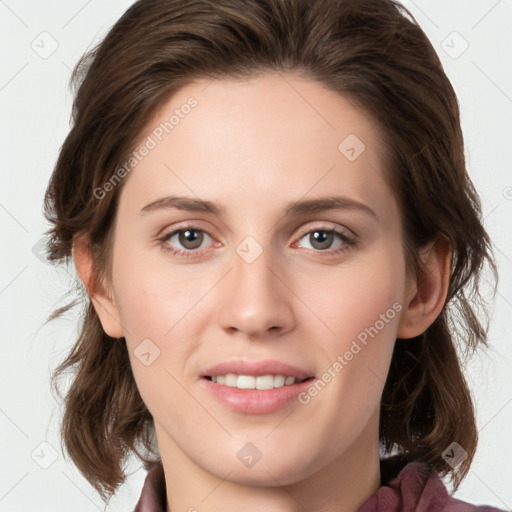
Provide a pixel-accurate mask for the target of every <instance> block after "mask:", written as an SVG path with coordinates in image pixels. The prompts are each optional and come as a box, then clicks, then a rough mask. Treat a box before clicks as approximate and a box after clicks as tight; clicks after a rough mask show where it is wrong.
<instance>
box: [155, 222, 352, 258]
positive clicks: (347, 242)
mask: <svg viewBox="0 0 512 512" xmlns="http://www.w3.org/2000/svg"><path fill="white" fill-rule="evenodd" d="M184 231H198V232H202V233H206V234H207V235H208V236H209V237H210V238H212V239H213V237H212V236H211V235H210V234H209V233H208V232H207V231H205V230H204V229H201V228H199V227H198V226H193V225H190V226H181V227H180V228H178V229H174V230H173V231H169V232H168V233H166V234H164V235H163V236H162V237H161V238H158V242H160V246H161V247H162V249H163V250H164V251H166V252H170V253H171V254H173V255H174V256H183V257H186V258H189V257H190V256H191V255H192V254H193V256H192V257H199V256H202V252H203V251H202V250H200V249H185V250H179V249H172V248H171V247H169V245H168V244H167V241H168V240H169V239H170V238H172V237H173V236H174V235H175V234H177V233H181V232H184ZM317 231H319V232H322V233H327V234H334V235H338V236H339V237H340V239H341V241H342V242H343V245H341V246H340V247H338V248H336V250H334V251H329V250H325V251H321V250H315V249H309V250H310V251H313V252H318V253H325V254H328V255H330V256H336V255H339V254H341V253H343V252H345V251H347V250H349V249H351V248H353V247H354V246H355V245H356V240H355V239H354V238H351V237H349V236H347V235H346V234H345V233H344V232H343V231H339V230H337V229H334V228H328V227H324V226H321V227H317V228H313V229H309V230H307V231H304V232H303V233H301V234H300V237H299V238H298V241H300V240H302V238H304V236H306V235H309V234H311V233H315V232H317Z"/></svg>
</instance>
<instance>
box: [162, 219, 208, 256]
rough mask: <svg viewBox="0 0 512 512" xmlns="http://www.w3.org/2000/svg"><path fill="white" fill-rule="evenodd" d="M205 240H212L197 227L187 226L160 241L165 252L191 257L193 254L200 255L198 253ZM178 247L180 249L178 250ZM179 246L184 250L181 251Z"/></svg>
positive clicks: (168, 234) (166, 235) (170, 233)
mask: <svg viewBox="0 0 512 512" xmlns="http://www.w3.org/2000/svg"><path fill="white" fill-rule="evenodd" d="M205 238H212V237H211V236H210V235H209V234H208V233H206V231H204V230H203V229H200V228H198V227H196V226H186V227H182V228H180V229H175V230H173V231H171V232H169V233H167V234H165V235H164V236H163V237H162V238H160V239H159V242H160V243H161V246H162V248H163V249H164V250H166V251H169V252H171V253H172V254H175V255H177V256H183V255H187V256H188V255H190V254H191V253H198V254H200V253H201V252H202V251H198V250H197V249H199V248H200V247H201V244H202V243H203V242H204V240H205ZM176 246H178V248H176ZM179 246H181V247H183V249H179Z"/></svg>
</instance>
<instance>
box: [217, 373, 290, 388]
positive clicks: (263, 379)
mask: <svg viewBox="0 0 512 512" xmlns="http://www.w3.org/2000/svg"><path fill="white" fill-rule="evenodd" d="M211 379H212V381H213V382H216V383H217V384H224V385H225V386H230V387H232V388H239V389H260V390H265V389H273V388H280V387H283V386H289V385H291V384H295V383H296V382H299V379H296V378H295V377H287V376H285V375H261V376H259V377H254V376H253V375H236V374H234V373H228V374H227V375H214V376H212V377H211Z"/></svg>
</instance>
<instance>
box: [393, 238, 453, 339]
mask: <svg viewBox="0 0 512 512" xmlns="http://www.w3.org/2000/svg"><path fill="white" fill-rule="evenodd" d="M452 256H453V252H452V249H451V246H450V244H449V243H448V242H447V241H446V240H445V239H444V238H441V237H439V238H437V240H436V241H435V242H433V243H431V244H429V245H428V246H426V247H424V248H423V249H422V251H421V255H420V258H421V261H422V271H421V273H420V275H419V276H417V277H416V276H415V275H412V274H411V275H409V276H408V279H407V283H408V285H407V290H408V293H407V295H406V300H405V303H404V306H405V307H404V313H403V314H402V317H401V319H400V324H399V328H398V333H397V337H398V338H403V339H407V338H414V337H415V336H419V335H420V334H422V333H423V332H425V331H426V330H427V329H428V327H429V326H430V325H431V324H432V323H433V322H434V320H435V319H436V318H437V317H438V315H439V313H441V311H442V309H443V306H444V304H445V301H446V296H447V293H448V284H449V281H450V274H451V267H452Z"/></svg>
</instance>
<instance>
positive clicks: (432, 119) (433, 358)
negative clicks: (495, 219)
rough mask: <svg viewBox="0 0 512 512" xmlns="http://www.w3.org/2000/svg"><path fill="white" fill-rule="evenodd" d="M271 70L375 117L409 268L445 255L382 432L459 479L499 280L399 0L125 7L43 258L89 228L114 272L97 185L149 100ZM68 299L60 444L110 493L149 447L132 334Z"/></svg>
mask: <svg viewBox="0 0 512 512" xmlns="http://www.w3.org/2000/svg"><path fill="white" fill-rule="evenodd" d="M280 71H293V72H297V73H299V74H301V75H303V76H305V77H307V78H310V79H312V80H316V81H317V82H319V83H320V84H323V85H324V86H325V87H327V88H330V89H331V90H333V91H336V92H337V93H339V94H340V95H341V96H343V97H346V98H349V99H350V100H351V101H353V102H354V103H355V104H356V105H358V106H359V107H360V108H361V109H362V110H363V111H364V112H366V113H368V115H370V116H372V118H373V119H374V120H375V121H376V122H377V123H378V125H379V126H380V128H381V130H382V132H383V134H384V137H385V142H386V146H387V148H389V153H390V156H389V161H388V162H386V163H387V165H386V167H387V168H386V173H387V174H386V179H387V181H388V183H389V184H390V186H391V188H392V190H393V192H394V195H395V198H396V200H397V202H398V204H399V206H400V212H401V217H402V221H403V226H404V229H403V247H404V254H405V256H406V263H407V266H408V268H410V269H413V270H414V271H415V272H416V273H417V275H419V273H420V272H421V265H420V259H419V250H420V248H421V247H423V246H424V245H425V244H426V243H428V242H429V241H432V240H435V239H436V238H437V237H442V238H443V239H444V240H446V241H447V242H448V243H449V244H450V248H451V250H452V251H453V263H452V268H451V276H450V280H449V286H448V295H447V298H446V302H445V304H444V307H443V310H442V312H441V313H440V315H439V316H438V317H437V319H436V320H435V321H434V322H433V323H432V325H431V326H430V327H429V328H428V329H427V330H426V331H425V332H424V333H423V334H422V335H421V336H418V337H417V338H414V339H411V340H400V339H397V340H396V343H395V348H394V352H393V357H392V362H391V366H390V370H389V374H388V377H387V380H386V383H385V386H384V390H383V395H382V402H381V410H380V425H379V428H380V432H379V435H380V441H381V445H382V446H383V447H384V449H385V451H387V452H388V453H391V452H392V451H395V452H398V453H401V454H403V455H404V456H407V457H408V458H409V459H410V460H416V461H422V462H424V463H425V464H427V465H428V466H429V467H430V468H431V470H432V471H435V472H437V473H438V474H440V475H449V476H450V477H451V480H452V482H453V483H454V485H455V488H457V487H458V485H459V484H460V481H461V480H462V479H463V478H464V476H465V475H466V473H467V472H468V470H469V467H470V465H471V462H472V459H473V456H474V454H475V450H476V446H477V440H478V435H477V434H478V432H477V428H476V421H475V413H474V409H473V401H472V397H471V394H470V391H469V388H468V385H467V382H466V379H465V377H464V373H463V364H464V360H465V358H466V357H467V356H468V355H470V354H471V353H472V352H474V350H475V349H476V348H477V347H479V346H481V345H482V346H488V343H487V330H488V324H489V314H488V309H487V304H486V302H485V300H484V298H483V294H482V293H481V291H480V287H479V283H480V277H481V276H482V272H483V270H484V267H487V266H488V268H489V269H490V270H491V274H490V277H489V279H488V280H492V279H494V280H497V270H496V265H495V263H494V258H493V253H492V247H491V243H490V239H489V237H488V234H487V233H486V231H485V229H484V227H483V221H482V215H481V204H480V201H479V197H478V195H477V193H476V191H475V189H474V186H473V184H472V182H471V180H470V178H469V176H468V174H467V170H466V165H465V158H464V142H463V134H462V130H461V125H460V118H459V106H458V101H457V98H456V94H455V92H454V90H453V87H452V85H451V83H450V81H449V79H448V78H447V76H446V74H445V72H444V70H443V68H442V65H441V62H440V60H439V57H438V56H437V54H436V52H435V50H434V48H433V47H432V45H431V43H430V42H429V40H428V38H427V36H426V35H425V33H424V32H423V31H422V29H421V28H420V26H419V25H418V23H417V22H416V20H415V19H414V17H413V16H412V14H411V13H410V12H409V11H408V10H407V9H406V8H405V7H403V6H402V5H401V4H399V3H398V2H397V1H394V0H323V1H318V0H215V1H209V0H187V1H183V0H139V1H137V2H136V3H134V4H133V5H132V6H131V7H130V8H129V9H128V10H127V11H126V13H125V14H124V15H123V16H122V17H121V18H120V19H119V20H118V21H117V22H116V23H115V25H114V26H113V27H112V28H111V29H110V31H109V32H108V34H107V35H106V37H105V38H104V39H103V40H102V41H101V42H100V43H99V44H98V45H97V46H96V47H94V48H93V49H92V50H90V51H89V52H87V53H86V54H84V55H83V56H82V58H81V59H80V60H79V62H78V64H77V65H76V67H75V69H74V71H73V73H72V78H71V85H72V86H73V87H74V102H73V108H72V126H71V130H70V132H69V134H68V135H67V137H66V139H65V141H64V143H63V145H62V147H61V150H60V153H59V156H58V159H57V162H56V164H55V168H54V170H53V174H52V176H51V179H50V182H49V184H48V188H47V190H46V194H45V203H44V207H45V217H46V219H47V220H48V221H49V223H50V224H51V228H50V229H49V230H48V231H47V234H48V235H49V240H48V245H47V249H48V259H49V260H50V261H52V262H55V263H59V262H62V261H63V260H65V261H66V262H68V261H69V260H70V258H72V244H73V241H74V240H75V239H76V237H77V236H79V235H81V234H87V235H88V239H89V241H90V248H91V250H92V251H93V259H94V276H93V277H94V282H99V280H100V279H101V278H102V277H107V278H108V277H109V276H110V271H111V269H110V261H111V260H110V255H111V248H112V231H113V220H114V218H115V215H116V208H117V202H118V197H119V193H120V191H121V189H122V186H123V182H121V183H120V184H119V185H118V186H116V187H114V188H113V190H111V191H109V192H108V193H107V194H105V195H104V197H101V198H99V197H97V195H98V194H95V192H94V191H95V190H97V189H98V187H103V186H104V184H105V183H107V182H108V181H109V179H111V177H112V176H113V175H114V174H115V172H116V170H118V169H119V168H120V166H121V165H123V162H125V161H126V160H127V158H128V155H130V153H131V152H132V151H133V148H134V145H135V143H136V141H137V140H138V137H140V135H141V133H142V130H143V128H144V127H145V126H146V124H147V123H148V122H149V120H150V119H151V118H152V116H153V115H154V113H155V112H156V110H157V109H158V107H159V106H161V105H162V104H163V102H165V101H166V100H167V99H168V98H169V97H170V95H172V94H173V93H174V92H176V91H177V90H178V89H179V88H181V87H183V86H184V85H186V84H187V83H189V82H190V81H192V80H194V79H197V78H212V79H213V78H216V77H221V78H222V77H230V78H240V79H246V78H250V77H252V76H256V75H257V74H260V73H265V72H280ZM79 286H80V283H79ZM495 290H496V288H494V291H495ZM76 305H81V306H82V307H83V316H82V318H83V323H82V325H81V330H80V333H79V337H78V339H77V340H76V343H75V344H74V346H73V348H72V350H71V352H70V353H69V355H68V356H67V357H66V358H65V360H64V361H62V362H61V364H60V365H59V366H58V367H57V369H56V370H55V371H54V374H53V375H52V383H53V385H54V386H55V388H56V389H57V390H58V389H59V388H58V380H59V378H60V377H61V376H62V375H63V374H64V373H66V372H71V373H72V375H73V378H72V380H71V384H70V385H69V389H68V390H67V392H66V395H65V397H64V405H65V409H64V414H63V419H62V430H61V436H62V442H63V445H64V447H65V451H67V453H69V455H70V456H71V458H72V460H73V462H74V463H75V465H76V466H77V467H78V469H79V470H80V471H81V473H82V474H83V475H84V477H85V478H86V479H87V480H88V481H89V482H90V483H91V484H92V485H93V486H94V488H95V489H96V490H97V491H98V492H99V493H100V495H101V496H102V497H103V499H106V497H107V496H109V495H110V496H111V495H112V494H113V493H114V492H115V491H116V489H117V488H118V486H119V485H120V484H121V483H122V482H123V481H124V480H125V478H126V474H125V472H124V469H123V468H124V464H125V462H126V460H127V458H128V457H129V456H130V455H131V454H132V453H134V454H135V455H136V456H137V457H139V459H140V460H142V461H144V463H145V464H150V462H151V461H152V460H153V461H154V460H155V458H157V457H158V449H157V447H155V445H154V442H153V441H154V439H153V437H152V436H153V434H154V424H153V419H152V416H151V414H150V413H149V411H148V410H147V408H146V406H145V404H144V403H143V401H142V399H141V397H140V395H139V392H138V390H137V386H136V383H135V380H134V378H133V374H132V371H131V367H130V362H129V358H128V353H127V347H126V343H125V340H124V338H120V339H112V338H110V337H109V336H107V335H106V334H105V332H104V331H103V329H102V326H101V323H100V321H99V318H98V316H97V314H96V312H95V310H94V307H93V305H92V303H91V300H90V297H89V296H88V293H87V292H86V291H85V290H84V289H83V287H82V288H81V296H80V297H79V298H77V299H75V300H74V301H73V302H71V303H70V304H68V305H66V306H65V307H62V308H60V309H57V310H56V311H55V312H53V313H52V315H51V316H50V317H49V319H48V321H49V320H51V319H53V318H56V317H57V316H59V315H60V314H62V313H63V312H65V311H66V310H68V309H69V308H71V307H73V306H76ZM480 313H483V315H484V318H480ZM59 394H60V392H59ZM60 396H61V398H62V394H60ZM453 441H456V442H458V443H459V444H460V445H461V446H462V447H463V448H464V450H465V451H466V452H467V454H468V457H467V459H466V460H464V461H463V462H462V463H461V464H460V465H459V466H458V467H456V468H452V467H451V466H450V465H448V464H447V463H446V462H445V461H444V459H443V458H442V453H443V451H444V450H445V449H446V448H447V447H448V446H449V445H450V444H451V443H452V442H453ZM146 467H148V466H146Z"/></svg>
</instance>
